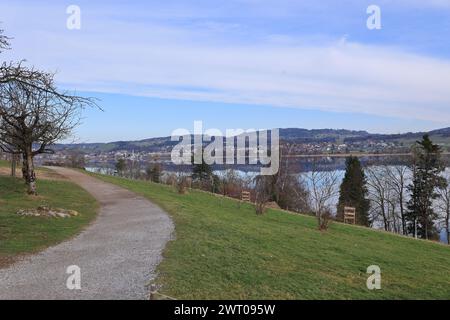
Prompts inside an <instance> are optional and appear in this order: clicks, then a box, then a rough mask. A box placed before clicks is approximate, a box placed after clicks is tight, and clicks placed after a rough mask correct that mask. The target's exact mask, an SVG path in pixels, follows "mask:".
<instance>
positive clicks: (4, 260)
mask: <svg viewBox="0 0 450 320" xmlns="http://www.w3.org/2000/svg"><path fill="white" fill-rule="evenodd" d="M15 261H16V258H13V257H11V256H0V269H3V268H7V267H9V266H10V265H12V264H13V263H14V262H15Z"/></svg>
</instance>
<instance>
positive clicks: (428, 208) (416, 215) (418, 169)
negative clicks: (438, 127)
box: [406, 135, 445, 239]
mask: <svg viewBox="0 0 450 320" xmlns="http://www.w3.org/2000/svg"><path fill="white" fill-rule="evenodd" d="M443 171H444V166H443V165H442V162H441V149H440V147H439V146H438V145H436V144H434V143H433V142H432V141H431V139H430V137H429V136H428V135H424V136H423V139H422V140H421V141H417V142H416V144H415V146H414V148H413V164H412V172H413V177H412V182H411V184H410V185H409V186H408V191H409V192H410V194H411V199H410V201H409V202H408V205H407V206H408V212H407V214H406V218H407V221H408V232H409V234H412V235H413V236H414V237H419V238H422V239H436V238H438V232H437V230H436V227H435V225H434V221H435V220H436V218H437V215H436V212H435V211H434V209H433V201H434V200H435V199H436V198H437V197H438V193H437V189H438V188H439V187H441V186H443V185H444V184H445V181H444V179H443V178H442V177H441V176H440V174H441V173H442V172H443Z"/></svg>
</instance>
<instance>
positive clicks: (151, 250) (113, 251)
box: [0, 168, 174, 299]
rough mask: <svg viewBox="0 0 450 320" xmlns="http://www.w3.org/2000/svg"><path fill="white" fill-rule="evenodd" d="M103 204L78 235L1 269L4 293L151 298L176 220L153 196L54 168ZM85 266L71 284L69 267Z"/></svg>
mask: <svg viewBox="0 0 450 320" xmlns="http://www.w3.org/2000/svg"><path fill="white" fill-rule="evenodd" d="M52 169H53V170H55V171H56V172H58V173H59V174H62V175H64V176H66V177H68V178H69V179H70V180H71V181H73V182H75V183H77V184H79V185H80V186H81V187H83V188H84V189H86V190H87V191H88V192H89V193H91V194H92V195H93V196H94V197H95V198H96V199H97V200H98V201H99V203H100V204H101V209H100V212H99V215H98V217H97V219H96V220H95V221H94V222H93V223H92V224H91V225H90V226H89V227H87V228H86V229H85V230H84V231H83V232H82V233H81V234H80V235H78V236H77V237H75V238H74V239H71V240H68V241H66V242H63V243H61V244H59V245H56V246H54V247H51V248H48V249H46V250H45V251H43V252H41V253H38V254H36V255H32V256H28V257H26V258H23V259H22V260H20V261H18V262H16V263H15V264H13V265H12V266H10V267H9V268H7V269H1V270H0V299H146V298H147V297H148V284H149V283H150V282H151V280H152V279H153V278H154V277H155V268H156V266H157V265H158V264H159V262H160V261H161V258H162V257H161V252H162V250H163V249H164V247H165V245H166V243H167V241H169V240H170V239H171V234H172V232H173V229H174V228H173V224H172V221H171V220H170V218H169V217H168V216H167V214H166V213H165V212H164V211H162V210H161V209H160V208H158V207H157V206H155V205H154V204H152V203H151V202H149V201H148V200H146V199H144V198H142V197H139V196H137V195H136V194H134V193H132V192H130V191H127V190H125V189H122V188H120V187H117V186H114V185H111V184H108V183H105V182H102V181H100V180H97V179H95V178H92V177H89V176H87V175H84V174H82V173H80V172H77V171H74V170H70V169H65V168H52ZM72 265H76V266H78V267H79V268H80V270H81V289H80V290H77V289H75V290H69V289H68V288H67V285H66V283H67V280H68V278H69V277H70V276H71V274H67V273H66V271H67V267H69V266H72Z"/></svg>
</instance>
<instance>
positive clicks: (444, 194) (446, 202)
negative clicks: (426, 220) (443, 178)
mask: <svg viewBox="0 0 450 320" xmlns="http://www.w3.org/2000/svg"><path fill="white" fill-rule="evenodd" d="M438 194H439V198H438V210H439V213H440V216H441V218H442V222H443V224H444V228H445V231H446V233H447V244H449V245H450V179H447V184H446V186H442V187H441V188H439V190H438Z"/></svg>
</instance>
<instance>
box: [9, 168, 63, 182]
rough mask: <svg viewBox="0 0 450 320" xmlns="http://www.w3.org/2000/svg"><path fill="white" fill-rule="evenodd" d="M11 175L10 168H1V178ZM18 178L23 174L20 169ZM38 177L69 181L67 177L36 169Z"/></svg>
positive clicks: (17, 171)
mask: <svg viewBox="0 0 450 320" xmlns="http://www.w3.org/2000/svg"><path fill="white" fill-rule="evenodd" d="M9 175H11V168H8V167H0V176H9ZM16 176H17V177H18V178H20V177H21V176H22V172H21V171H20V168H18V169H17V170H16ZM36 177H37V178H38V179H42V180H67V178H66V177H64V176H63V175H60V174H59V173H56V172H54V171H52V170H49V169H36Z"/></svg>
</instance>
